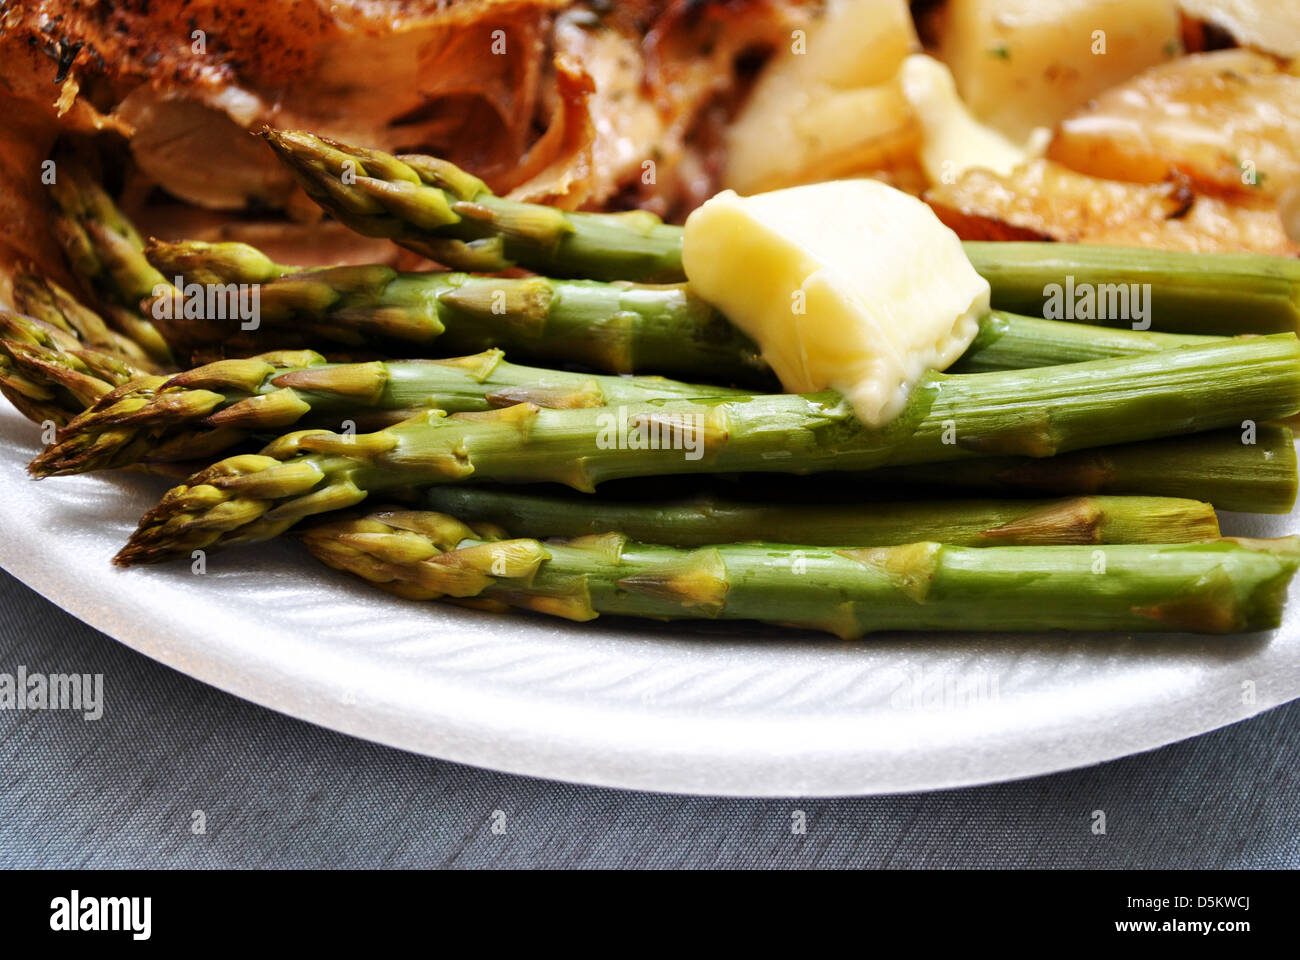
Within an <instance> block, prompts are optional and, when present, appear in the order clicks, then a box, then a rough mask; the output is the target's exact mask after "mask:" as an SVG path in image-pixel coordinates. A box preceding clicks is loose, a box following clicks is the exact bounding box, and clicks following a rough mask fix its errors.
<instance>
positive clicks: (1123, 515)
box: [423, 486, 1219, 547]
mask: <svg viewBox="0 0 1300 960" xmlns="http://www.w3.org/2000/svg"><path fill="white" fill-rule="evenodd" d="M423 505H424V506H427V507H429V508H430V509H432V510H436V511H438V512H439V513H446V514H450V515H451V516H454V517H457V518H458V519H460V520H463V521H465V522H466V523H469V524H472V525H477V524H493V525H495V526H498V527H503V528H505V529H506V530H509V531H510V534H511V536H516V537H533V538H537V539H544V538H547V537H583V536H591V535H595V534H604V533H621V534H623V535H624V536H626V537H629V538H631V539H633V540H639V541H641V542H643V543H660V544H665V545H667V546H674V547H705V546H709V545H711V544H715V543H736V542H740V541H756V540H766V541H769V542H773V543H805V544H816V545H819V546H836V545H840V544H845V543H870V544H873V545H874V546H878V547H888V546H895V545H899V544H906V543H915V542H916V541H918V540H936V541H941V542H943V543H946V544H950V545H952V546H965V547H988V546H1004V547H1010V546H1030V545H1033V544H1042V545H1046V544H1071V543H1183V542H1185V541H1193V540H1213V539H1215V538H1217V537H1218V536H1219V521H1218V518H1217V517H1216V516H1215V513H1214V508H1213V507H1211V506H1210V505H1209V504H1208V503H1201V502H1199V501H1196V500H1179V499H1174V498H1167V497H1071V498H1068V499H1064V500H1053V501H1044V500H924V501H920V500H916V501H902V502H899V501H879V502H876V503H864V502H861V501H856V502H854V501H848V502H836V503H824V502H818V503H817V504H800V503H794V504H792V503H790V502H788V501H787V502H779V503H777V502H758V503H751V502H747V501H743V500H726V499H722V498H718V497H692V498H688V499H675V500H638V501H633V502H620V501H617V500H605V499H600V498H597V497H591V496H573V495H569V496H562V495H561V496H556V495H551V496H547V495H544V494H536V493H532V492H522V491H518V490H511V489H508V488H500V487H482V486H461V487H431V488H430V489H428V490H426V491H425V492H424V495H423Z"/></svg>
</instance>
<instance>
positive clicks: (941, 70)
mask: <svg viewBox="0 0 1300 960" xmlns="http://www.w3.org/2000/svg"><path fill="white" fill-rule="evenodd" d="M898 76H899V79H900V80H901V82H902V88H903V96H904V98H906V100H907V102H908V103H910V104H911V105H912V111H913V112H914V113H915V114H916V119H917V122H918V123H920V125H921V167H922V168H923V169H924V170H925V175H926V177H927V178H929V180H930V182H931V183H956V182H957V179H958V178H959V177H960V176H961V175H962V174H963V173H965V172H966V171H967V170H969V169H970V168H971V167H983V168H984V169H985V170H992V171H993V172H994V173H997V174H1001V175H1002V176H1007V175H1008V174H1010V173H1011V171H1013V170H1014V169H1015V168H1016V167H1018V166H1020V165H1021V164H1023V163H1026V162H1027V161H1029V160H1030V159H1032V158H1033V157H1034V156H1041V155H1042V153H1043V151H1044V150H1045V149H1046V148H1047V143H1048V141H1049V140H1050V139H1051V137H1052V132H1051V131H1050V130H1048V129H1047V128H1046V127H1038V128H1037V129H1036V130H1035V131H1034V133H1033V134H1032V135H1031V136H1030V141H1029V146H1028V147H1027V148H1023V149H1022V148H1021V147H1018V146H1016V145H1015V144H1014V143H1012V142H1011V141H1010V140H1008V139H1007V138H1006V137H1004V136H1002V134H1000V133H998V132H997V131H996V130H994V129H993V128H992V127H986V126H984V125H983V124H982V123H980V122H979V121H978V120H976V119H975V118H974V117H973V116H971V112H970V111H969V110H968V109H967V108H966V104H964V103H962V102H961V98H960V97H958V96H957V84H956V83H955V82H954V81H953V79H952V71H950V70H949V69H948V67H947V65H946V64H944V63H941V62H940V61H938V60H936V59H934V58H933V57H928V56H926V55H925V54H924V53H914V54H912V55H911V56H910V57H908V58H907V59H906V60H904V61H903V65H902V67H900V68H899V72H898Z"/></svg>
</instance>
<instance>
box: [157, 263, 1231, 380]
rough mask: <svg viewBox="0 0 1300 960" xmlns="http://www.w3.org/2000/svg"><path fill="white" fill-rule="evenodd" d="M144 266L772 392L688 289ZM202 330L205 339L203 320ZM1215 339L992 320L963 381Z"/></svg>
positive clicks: (368, 328)
mask: <svg viewBox="0 0 1300 960" xmlns="http://www.w3.org/2000/svg"><path fill="white" fill-rule="evenodd" d="M145 252H146V256H148V258H149V261H150V263H152V264H153V265H154V266H155V267H157V268H158V269H159V270H160V271H162V272H163V273H165V274H166V275H167V276H169V277H179V278H182V279H183V280H185V281H187V282H194V283H201V284H217V285H227V284H257V285H258V297H259V316H260V318H261V319H262V320H263V321H264V322H265V323H266V324H267V325H269V326H273V327H277V328H279V329H292V330H293V331H294V332H295V333H298V334H302V333H305V332H310V333H311V334H312V335H313V336H315V337H318V338H323V339H328V340H333V341H336V342H339V343H342V344H345V345H348V346H353V347H356V346H363V345H366V344H368V343H372V342H374V341H376V340H379V341H386V342H393V341H405V342H407V343H413V344H418V345H420V346H422V347H423V346H429V345H431V344H434V343H435V342H436V345H437V348H438V349H439V350H441V351H447V350H451V351H454V352H476V351H479V350H484V349H486V348H488V347H493V346H496V347H502V348H505V349H507V350H509V351H510V353H511V355H512V356H513V355H520V356H530V357H534V358H537V359H541V360H546V361H551V362H560V363H581V364H584V365H586V366H589V367H593V368H595V369H600V370H608V371H610V372H612V373H631V372H634V371H639V370H655V371H659V372H666V373H672V374H676V375H679V376H698V377H708V378H710V379H712V380H721V381H726V382H735V383H743V384H747V385H751V386H764V387H767V388H772V387H774V386H775V385H776V381H775V378H774V377H773V376H772V375H771V374H770V372H768V371H767V369H766V366H765V365H764V364H763V361H762V359H761V358H760V357H759V356H758V350H757V347H755V345H754V343H753V342H752V341H751V340H750V339H749V338H748V337H746V336H745V335H744V334H742V333H740V331H739V330H737V329H736V328H735V327H733V326H732V325H731V324H730V323H729V322H728V321H727V320H726V319H725V318H723V317H722V316H721V315H720V314H719V313H717V311H715V310H713V309H712V308H711V307H709V306H708V305H707V304H705V303H704V302H703V301H701V300H700V299H698V298H697V297H694V296H692V295H691V294H690V292H689V290H688V289H686V288H685V287H683V286H681V285H676V286H672V285H661V286H653V285H644V284H643V285H633V284H626V283H620V284H607V283H597V282H591V281H563V280H550V279H547V278H544V277H530V278H527V279H505V278H490V277H472V276H468V275H466V274H449V273H398V272H397V271H395V270H393V269H392V268H390V267H387V266H382V265H372V266H360V267H328V268H316V269H302V268H295V267H288V266H285V265H283V264H278V263H275V262H274V261H272V260H271V259H270V258H268V257H267V256H265V255H264V254H263V253H261V252H260V251H259V250H257V249H256V248H254V247H251V246H248V245H246V244H240V243H201V242H192V241H191V242H185V243H163V242H161V241H158V240H151V241H150V242H149V244H148V246H147V247H146V251H145ZM174 312H177V313H178V312H179V311H174ZM181 322H185V321H181ZM201 323H202V324H204V325H205V328H207V329H209V330H210V326H209V325H210V323H211V321H210V320H209V319H207V318H206V317H205V318H204V319H203V320H202V321H201ZM230 332H231V333H233V329H232V330H231V331H230ZM207 335H209V336H210V335H211V334H210V333H208V334H207ZM202 336H203V334H198V335H196V336H195V337H194V339H201V337H202ZM1212 339H1214V338H1210V337H1190V336H1177V335H1172V334H1152V333H1140V332H1135V331H1131V330H1111V329H1107V328H1105V327H1089V326H1084V325H1079V324H1071V323H1061V322H1056V321H1051V320H1040V319H1036V318H1033V317H1018V316H1015V315H1014V314H1008V313H1002V312H1000V311H993V312H991V313H990V314H989V315H987V316H986V317H985V318H984V319H983V321H982V323H981V328H980V334H979V336H978V337H977V339H976V340H975V342H974V343H973V344H972V345H971V347H970V349H969V350H967V352H966V354H965V356H964V357H963V358H962V360H961V361H960V362H959V364H958V367H959V368H960V370H961V371H962V372H966V373H979V372H983V371H988V370H1004V369H1014V368H1019V367H1043V366H1052V365H1054V364H1058V363H1075V362H1078V361H1082V360H1097V359H1102V358H1105V357H1112V356H1126V355H1130V354H1136V353H1149V352H1154V351H1157V350H1168V349H1172V348H1174V347H1179V346H1194V345H1197V344H1200V343H1206V342H1209V341H1211V340H1212ZM954 369H957V368H954Z"/></svg>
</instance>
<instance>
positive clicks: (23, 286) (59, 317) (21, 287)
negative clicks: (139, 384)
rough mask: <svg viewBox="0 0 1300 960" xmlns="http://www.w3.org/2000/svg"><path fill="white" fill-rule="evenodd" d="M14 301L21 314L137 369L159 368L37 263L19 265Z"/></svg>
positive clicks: (133, 342)
mask: <svg viewBox="0 0 1300 960" xmlns="http://www.w3.org/2000/svg"><path fill="white" fill-rule="evenodd" d="M13 301H14V307H15V308H16V309H17V311H18V312H19V313H20V314H24V315H26V316H29V317H34V318H36V319H38V320H44V321H45V322H46V323H48V324H51V325H53V326H55V327H58V328H59V329H60V330H63V331H64V332H65V333H69V334H71V335H72V336H74V337H76V338H77V339H78V340H79V341H80V342H81V343H83V344H85V345H86V346H87V347H89V348H91V349H95V350H99V351H102V352H104V353H107V354H112V355H114V356H116V357H119V358H120V359H122V360H123V361H124V362H126V363H128V364H130V365H131V366H132V367H134V368H135V369H137V370H141V371H154V372H156V371H157V370H158V369H159V368H158V366H157V364H155V363H154V361H153V359H152V358H151V357H150V355H149V352H148V351H147V350H146V349H145V348H144V347H142V346H141V345H140V344H139V343H136V342H135V341H134V340H132V339H131V338H130V337H127V336H125V335H123V334H121V333H118V332H117V331H116V330H111V329H109V327H108V324H106V323H104V321H103V319H102V318H101V317H100V316H99V314H97V313H95V311H93V310H91V309H89V308H87V307H85V306H83V305H82V304H81V303H79V302H78V301H77V299H76V298H75V297H74V296H72V294H70V293H69V292H68V291H67V290H65V289H63V287H61V286H59V285H58V284H57V283H55V282H54V281H53V280H51V279H49V278H48V277H46V276H45V275H44V274H42V273H41V272H40V271H39V270H37V269H36V266H35V265H34V264H20V265H19V266H18V268H17V270H16V271H15V274H14V278H13Z"/></svg>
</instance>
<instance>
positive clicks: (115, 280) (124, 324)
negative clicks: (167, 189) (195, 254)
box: [50, 156, 175, 368]
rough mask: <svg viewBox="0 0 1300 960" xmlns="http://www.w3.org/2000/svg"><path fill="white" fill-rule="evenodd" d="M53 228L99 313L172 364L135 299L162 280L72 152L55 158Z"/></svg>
mask: <svg viewBox="0 0 1300 960" xmlns="http://www.w3.org/2000/svg"><path fill="white" fill-rule="evenodd" d="M50 193H51V195H52V196H53V198H54V203H55V207H56V210H55V214H54V233H55V236H56V237H58V239H59V242H60V244H61V245H62V247H63V252H64V254H65V255H66V256H67V258H68V262H69V263H70V264H71V265H72V269H73V271H74V272H75V273H76V274H77V275H78V276H79V277H80V278H81V279H82V280H83V281H84V282H85V283H86V285H87V286H89V287H90V289H92V290H93V291H94V292H95V294H96V295H97V296H98V297H99V298H100V300H101V301H102V302H101V306H102V308H103V311H104V316H105V317H106V318H107V319H108V320H109V322H110V323H112V324H114V326H115V327H116V329H117V330H118V332H120V333H122V334H123V335H125V336H126V337H127V338H128V339H130V340H132V341H133V342H135V343H137V344H139V345H140V346H141V347H142V348H143V349H144V350H145V352H146V353H148V355H149V357H150V358H151V359H152V360H153V361H154V362H155V363H158V364H161V365H162V366H164V367H173V368H174V367H175V360H174V358H173V356H172V351H171V347H170V346H169V345H168V342H167V339H166V338H165V337H164V336H163V334H162V333H161V332H160V331H159V330H158V328H157V327H155V326H154V325H153V323H152V322H151V321H150V320H149V319H148V318H147V317H145V316H144V315H143V314H142V313H141V312H140V309H139V308H140V302H141V301H142V300H144V299H145V298H146V297H150V296H152V295H153V292H154V289H155V288H156V287H157V286H158V285H159V284H165V283H166V280H165V278H164V277H163V276H162V274H160V273H159V272H158V271H157V270H155V269H154V268H153V267H151V266H150V265H149V262H148V261H147V260H146V259H145V258H144V252H143V251H144V242H143V241H142V240H141V239H140V235H139V234H138V233H137V232H136V229H135V227H134V226H133V225H132V223H131V221H130V220H129V219H128V218H127V217H126V215H125V214H123V213H122V211H121V210H119V209H118V208H117V204H115V203H114V202H113V200H112V199H111V198H110V197H109V195H108V194H107V193H106V192H105V191H104V188H103V187H101V186H100V185H99V184H98V183H96V182H95V180H94V178H93V177H91V176H90V174H89V173H88V172H87V171H86V169H85V168H84V167H83V166H82V165H81V164H80V163H79V162H78V161H77V160H76V159H75V158H73V157H70V156H64V157H60V158H59V159H58V160H57V178H56V180H55V182H54V184H53V185H52V186H51V188H50Z"/></svg>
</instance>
